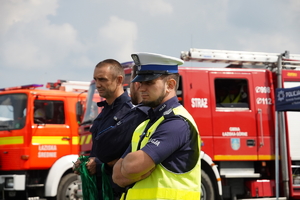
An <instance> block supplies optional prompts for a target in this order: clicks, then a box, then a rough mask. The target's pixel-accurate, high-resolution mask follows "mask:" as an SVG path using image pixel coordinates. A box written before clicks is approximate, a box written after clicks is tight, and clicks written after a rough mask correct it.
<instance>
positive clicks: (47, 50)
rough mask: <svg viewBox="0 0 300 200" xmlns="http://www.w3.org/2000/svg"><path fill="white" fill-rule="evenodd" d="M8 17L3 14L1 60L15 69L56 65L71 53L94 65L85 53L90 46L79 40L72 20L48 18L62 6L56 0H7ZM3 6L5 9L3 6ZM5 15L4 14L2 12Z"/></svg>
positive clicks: (0, 38) (52, 66)
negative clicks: (60, 21)
mask: <svg viewBox="0 0 300 200" xmlns="http://www.w3.org/2000/svg"><path fill="white" fill-rule="evenodd" d="M5 2H10V3H6V4H5V5H4V7H6V8H8V9H10V12H9V14H8V16H5V17H4V16H2V17H0V18H1V20H2V22H3V25H2V28H3V29H1V30H4V31H2V32H1V35H0V36H1V37H0V42H1V43H0V49H1V50H0V52H1V55H0V58H1V60H2V61H1V62H3V63H5V65H6V66H9V67H11V68H16V69H20V68H27V69H38V68H45V69H46V68H56V66H57V67H58V64H59V63H61V62H64V60H65V59H66V58H68V57H70V56H71V55H73V56H74V55H75V56H74V57H75V59H78V60H80V64H82V63H83V61H84V63H86V64H90V62H89V60H87V59H86V58H81V55H83V54H84V52H85V51H86V49H87V48H86V47H85V45H84V44H82V43H81V42H80V41H79V38H78V35H77V30H76V29H75V28H74V27H73V26H72V25H71V24H69V23H61V24H52V23H51V22H50V21H49V20H48V18H47V17H48V16H49V15H53V14H55V12H56V9H57V7H58V5H57V2H56V1H51V0H49V1H47V0H46V1H38V0H31V1H21V2H19V3H17V2H18V1H5ZM1 9H3V8H2V7H1ZM2 15H3V14H2Z"/></svg>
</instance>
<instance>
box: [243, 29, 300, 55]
mask: <svg viewBox="0 0 300 200" xmlns="http://www.w3.org/2000/svg"><path fill="white" fill-rule="evenodd" d="M238 42H239V43H240V45H241V46H242V48H243V49H244V50H246V51H259V52H270V53H278V54H280V53H284V51H286V50H287V51H289V52H290V53H291V54H295V53H297V54H298V53H299V52H297V50H298V49H299V47H298V45H297V43H294V42H293V39H292V38H289V37H285V36H284V35H280V34H277V33H274V34H268V35H263V34H258V33H256V34H255V33H252V34H251V40H250V39H249V38H239V39H238ZM270 49H272V51H270Z"/></svg>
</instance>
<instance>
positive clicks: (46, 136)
mask: <svg viewBox="0 0 300 200" xmlns="http://www.w3.org/2000/svg"><path fill="white" fill-rule="evenodd" d="M65 106H66V105H65V100H64V99H63V98H62V99H61V100H59V99H55V100H50V99H45V100H43V99H41V98H39V99H37V100H35V101H34V116H33V126H32V127H33V133H32V142H31V145H32V148H31V149H32V151H33V152H32V154H31V155H32V158H31V161H32V164H33V165H38V166H39V167H43V166H44V167H47V166H51V165H52V164H53V163H54V162H55V161H56V160H57V159H58V158H60V157H62V156H64V155H68V154H70V153H71V141H72V137H71V129H70V122H69V120H68V118H66V117H65V116H67V115H66V113H65Z"/></svg>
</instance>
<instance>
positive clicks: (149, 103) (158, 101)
mask: <svg viewBox="0 0 300 200" xmlns="http://www.w3.org/2000/svg"><path fill="white" fill-rule="evenodd" d="M166 96H167V93H165V92H164V90H163V91H162V92H161V95H160V96H159V97H158V98H157V99H156V100H154V101H145V100H143V101H142V103H143V104H144V105H145V106H149V107H151V108H156V107H158V106H159V105H160V104H161V102H162V101H163V99H164V98H165V97H166Z"/></svg>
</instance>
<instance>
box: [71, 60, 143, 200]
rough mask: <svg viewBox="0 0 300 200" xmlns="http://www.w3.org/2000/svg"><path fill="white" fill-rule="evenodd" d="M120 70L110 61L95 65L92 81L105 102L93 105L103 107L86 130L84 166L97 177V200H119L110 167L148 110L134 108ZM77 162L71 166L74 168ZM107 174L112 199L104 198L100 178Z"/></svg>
mask: <svg viewBox="0 0 300 200" xmlns="http://www.w3.org/2000/svg"><path fill="white" fill-rule="evenodd" d="M124 77H125V75H124V70H123V68H122V66H121V64H120V63H119V62H118V61H116V60H114V59H107V60H104V61H101V62H100V63H98V64H97V65H96V67H95V69H94V80H95V84H96V88H97V90H98V92H99V95H100V96H101V97H103V98H105V100H104V101H102V102H99V103H97V105H98V106H99V107H103V109H102V111H101V113H100V114H99V115H98V116H97V117H96V119H95V120H94V122H93V125H92V127H91V129H90V132H92V141H93V145H92V149H91V152H90V157H89V161H88V162H87V164H86V168H87V169H88V171H89V173H90V174H91V175H93V174H96V175H97V187H98V199H100V200H101V199H106V198H108V199H110V200H112V199H119V198H120V195H121V194H122V192H123V188H120V187H119V186H118V185H116V184H114V183H113V182H112V180H111V176H112V167H113V165H114V164H115V162H116V161H117V160H118V159H119V158H120V157H121V156H122V154H123V153H124V151H125V150H126V148H127V147H128V145H129V144H130V139H131V136H132V133H133V131H134V129H135V128H136V127H137V125H138V124H140V123H141V122H142V121H143V120H144V119H145V118H146V117H147V110H148V109H149V108H148V107H141V106H139V107H134V105H133V104H132V103H131V100H130V97H129V95H128V93H127V92H124V88H123V80H124ZM79 164H80V161H77V162H76V163H75V168H76V167H77V166H78V165H79ZM103 173H105V174H107V175H108V176H109V178H110V180H111V187H112V188H113V194H114V197H113V198H111V196H108V197H107V196H106V193H105V190H104V189H103V187H105V188H107V185H105V183H104V182H102V177H103V176H104V174H103Z"/></svg>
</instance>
